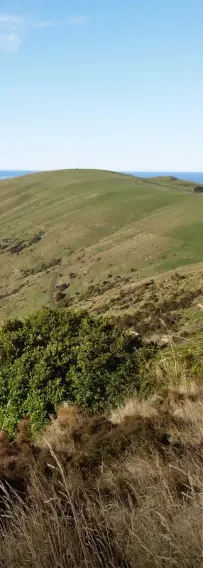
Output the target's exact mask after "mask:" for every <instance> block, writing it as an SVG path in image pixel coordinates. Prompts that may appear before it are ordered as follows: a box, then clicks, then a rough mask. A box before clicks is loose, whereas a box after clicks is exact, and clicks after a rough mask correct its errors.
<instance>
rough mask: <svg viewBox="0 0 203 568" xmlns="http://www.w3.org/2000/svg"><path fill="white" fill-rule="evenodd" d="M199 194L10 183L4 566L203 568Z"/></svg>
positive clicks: (2, 198) (164, 188) (136, 185)
mask: <svg viewBox="0 0 203 568" xmlns="http://www.w3.org/2000/svg"><path fill="white" fill-rule="evenodd" d="M201 200H202V196H201V194H195V193H194V192H193V184H192V183H189V182H185V181H180V180H176V179H174V178H171V177H160V178H151V179H139V178H134V177H133V176H130V175H122V174H116V173H113V172H101V171H88V170H86V171H80V170H75V171H61V172H49V173H40V174H33V175H28V176H25V177H23V178H17V179H13V180H8V181H2V182H0V273H1V281H0V324H1V323H2V321H3V320H4V319H5V320H6V321H4V323H3V325H0V371H1V372H0V568H1V567H2V568H3V567H4V566H9V567H11V568H16V566H21V567H22V568H24V567H26V568H27V566H29V567H30V568H42V567H43V568H48V567H49V566H61V567H63V568H66V567H67V566H68V567H69V568H76V567H77V568H83V567H87V566H88V567H89V568H101V566H109V567H110V566H111V567H112V568H117V567H118V566H119V567H120V568H134V567H135V566H136V568H143V566H145V567H146V568H168V566H169V565H170V566H177V567H178V566H182V567H184V568H196V567H199V568H200V566H202V493H203V484H202V464H203V440H202V432H203V388H202V374H203V339H202V337H203V335H202V331H203V293H202V290H203V260H202V228H203V211H202V201H201ZM50 304H51V307H52V304H53V305H54V307H56V306H57V307H63V306H67V305H72V306H73V309H70V310H67V309H54V310H53V309H49V307H48V306H49V305H50ZM41 306H45V307H44V309H41V310H37V311H36V308H40V307H41ZM81 308H82V309H84V308H85V309H86V311H84V310H82V309H81ZM31 312H34V313H31ZM26 314H27V317H26V318H24V317H23V316H25V315H26ZM100 314H101V317H98V316H99V315H100ZM103 314H104V315H107V316H108V317H107V318H103V317H102V315H103ZM8 316H12V318H11V319H7V318H8ZM16 316H20V317H18V318H17V317H16ZM95 316H96V317H95ZM115 323H116V325H115ZM126 328H127V329H126ZM129 328H131V329H129ZM124 330H125V331H124ZM135 332H139V333H140V335H139V333H135ZM164 334H165V335H164ZM163 347H164V348H163Z"/></svg>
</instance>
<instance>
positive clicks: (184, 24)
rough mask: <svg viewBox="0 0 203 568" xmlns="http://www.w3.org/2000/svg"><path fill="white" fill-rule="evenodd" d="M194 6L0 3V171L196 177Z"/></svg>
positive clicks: (201, 50) (200, 130) (39, 0)
mask: <svg viewBox="0 0 203 568" xmlns="http://www.w3.org/2000/svg"><path fill="white" fill-rule="evenodd" d="M202 31H203V0H101V1H99V0H1V2H0V169H54V168H57V169H58V168H70V167H72V168H75V167H77V168H80V167H85V168H88V167H90V168H102V169H115V170H135V171H136V170H150V171H153V170H154V171H164V170H173V171H178V170H179V171H184V170H187V171H195V170H202V169H203V64H202V61H203V34H202Z"/></svg>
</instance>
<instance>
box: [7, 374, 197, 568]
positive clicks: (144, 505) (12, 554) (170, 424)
mask: <svg viewBox="0 0 203 568" xmlns="http://www.w3.org/2000/svg"><path fill="white" fill-rule="evenodd" d="M26 428H27V425H25V424H24V426H21V427H20V433H19V436H18V439H17V440H16V441H15V443H14V442H12V443H11V442H9V441H8V440H7V439H6V437H5V436H3V434H2V435H1V440H0V451H1V457H2V459H1V479H2V467H3V465H2V464H3V462H4V480H3V482H2V483H1V504H2V506H3V508H2V509H1V522H0V567H1V566H2V567H3V566H4V567H5V566H9V567H11V568H14V567H16V566H20V567H21V568H24V567H26V568H27V566H28V567H30V568H48V567H49V566H54V567H55V566H56V567H60V568H65V567H70V568H76V567H79V568H80V567H81V568H82V567H90V568H93V567H94V568H100V567H102V566H105V567H106V566H107V567H111V568H118V567H120V568H127V567H129V568H135V567H136V568H137V567H138V568H141V567H144V566H145V567H147V568H151V567H152V568H162V567H164V568H166V567H168V566H171V567H174V566H175V567H179V566H180V567H181V568H182V567H183V568H196V567H201V566H202V561H203V555H202V545H203V540H202V513H203V511H202V493H203V481H202V466H203V451H202V450H203V444H202V440H203V389H200V387H196V386H195V385H194V384H192V383H191V384H190V385H188V386H185V387H184V388H183V387H182V386H180V388H178V387H171V388H169V389H168V391H167V392H166V391H165V393H164V395H163V396H162V395H161V394H160V395H159V396H158V395H157V396H154V397H153V398H152V399H150V400H147V401H142V402H139V400H138V399H137V398H135V399H132V400H129V401H127V402H126V404H125V405H124V406H123V407H122V408H120V409H118V410H117V411H114V412H113V413H112V414H111V416H110V417H108V418H106V417H105V416H101V415H100V416H98V417H93V416H92V417H89V416H87V415H85V413H84V412H81V411H79V410H78V409H77V408H76V407H75V406H68V405H64V406H63V407H61V408H60V410H59V413H58V416H57V418H56V419H54V420H53V421H52V423H51V424H50V425H49V426H48V427H47V428H46V429H45V431H44V432H43V435H42V437H41V438H40V439H39V440H38V441H37V442H36V443H35V444H34V448H33V447H32V442H31V440H29V439H27V437H26ZM121 440H122V443H121ZM3 448H4V454H3V451H2V450H3ZM17 449H18V457H19V460H20V456H21V460H22V457H24V461H25V462H26V460H27V470H26V475H25V474H24V477H25V484H26V489H25V492H24V493H22V492H21V493H19V491H16V487H15V488H14V489H10V488H9V485H10V478H9V475H10V473H11V472H10V469H9V467H10V465H9V464H10V463H11V462H9V460H8V458H10V460H11V459H12V458H13V457H14V454H15V457H16V456H17ZM34 451H35V457H34ZM31 455H32V461H31V457H30V456H31ZM93 456H94V459H93ZM6 460H7V462H6ZM19 463H20V462H19ZM13 471H14V470H13V469H12V472H13ZM18 473H19V470H18ZM18 489H19V488H18Z"/></svg>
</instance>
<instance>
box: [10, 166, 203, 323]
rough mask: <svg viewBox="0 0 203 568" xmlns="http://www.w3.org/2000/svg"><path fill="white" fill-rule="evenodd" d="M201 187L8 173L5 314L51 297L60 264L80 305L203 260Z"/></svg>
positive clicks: (111, 176)
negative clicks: (198, 191) (10, 176)
mask: <svg viewBox="0 0 203 568" xmlns="http://www.w3.org/2000/svg"><path fill="white" fill-rule="evenodd" d="M194 185H195V184H192V183H191V182H186V181H181V180H176V179H174V178H170V177H160V178H150V179H141V178H135V177H133V176H131V175H124V174H118V173H114V172H107V171H98V170H64V171H55V172H44V173H37V174H32V175H26V176H24V177H22V178H16V179H11V180H3V181H1V182H0V273H1V281H0V321H2V320H3V319H4V318H5V317H8V316H11V315H24V314H28V313H29V312H30V311H33V310H34V309H36V308H39V307H40V306H42V305H46V304H47V303H48V301H49V298H48V289H49V287H50V283H51V281H52V278H53V275H54V273H55V272H56V270H57V271H58V273H59V275H60V276H59V280H58V284H59V285H60V284H61V283H66V284H67V285H68V287H69V289H68V294H69V296H70V297H71V298H72V301H73V302H74V303H78V301H82V300H84V299H85V301H88V300H89V299H91V297H92V293H93V295H94V297H95V296H99V297H101V296H102V302H103V294H104V293H105V292H106V291H107V292H108V293H109V290H110V289H113V288H115V287H116V288H117V289H118V288H119V289H120V288H122V289H123V287H124V286H126V285H130V284H132V285H133V284H136V283H138V282H142V281H143V279H145V278H150V277H152V276H154V275H155V274H157V275H158V274H162V273H165V272H167V271H169V270H172V271H173V270H175V269H177V268H179V267H189V266H192V265H194V264H196V263H201V261H202V260H203V253H202V228H203V208H202V195H201V194H195V193H193V187H194ZM200 266H201V265H200ZM127 279H129V280H127ZM105 283H106V284H105ZM102 287H103V288H102ZM97 304H98V301H97ZM96 307H98V305H97V306H96Z"/></svg>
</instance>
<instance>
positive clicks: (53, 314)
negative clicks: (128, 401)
mask: <svg viewBox="0 0 203 568" xmlns="http://www.w3.org/2000/svg"><path fill="white" fill-rule="evenodd" d="M140 348H141V341H140V339H139V338H133V339H132V338H130V337H128V336H127V335H126V334H125V333H124V332H123V331H122V330H119V329H118V328H117V327H116V326H115V325H114V324H113V323H108V322H106V321H105V320H104V319H101V318H100V319H96V318H93V317H91V316H90V315H88V313H86V312H80V313H76V312H74V311H71V310H69V311H67V310H63V309H59V310H51V309H47V308H45V309H42V310H40V311H38V312H36V313H35V314H34V315H32V316H30V317H28V318H27V319H25V320H24V321H20V320H17V319H16V320H9V321H7V322H6V323H5V324H4V325H3V326H2V327H1V329H0V428H1V429H4V430H6V431H7V432H9V434H10V435H13V434H14V433H15V431H16V426H17V423H18V422H19V421H20V420H21V419H22V418H23V417H24V416H25V415H28V416H29V417H30V424H31V429H32V432H33V433H34V434H36V433H37V432H38V431H39V430H40V429H41V428H42V427H43V426H44V425H45V424H46V422H47V421H48V420H49V416H50V414H54V413H55V412H56V410H57V407H58V406H59V405H60V404H61V403H62V402H63V401H70V402H72V403H76V404H78V405H80V406H81V407H85V408H88V409H90V410H91V411H94V412H97V411H103V410H104V409H106V408H107V407H108V406H110V405H111V406H112V405H114V404H117V403H119V402H121V401H122V399H123V397H124V395H125V394H126V393H127V391H129V389H134V388H135V387H138V388H139V373H138V367H139V363H138V360H139V349H140Z"/></svg>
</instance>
